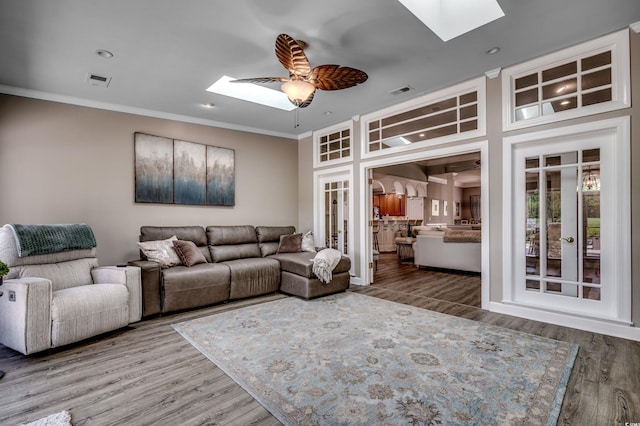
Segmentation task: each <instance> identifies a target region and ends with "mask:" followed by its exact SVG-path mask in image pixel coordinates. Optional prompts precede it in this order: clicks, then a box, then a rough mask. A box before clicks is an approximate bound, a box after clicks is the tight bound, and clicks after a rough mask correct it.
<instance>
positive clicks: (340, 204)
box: [315, 169, 353, 256]
mask: <svg viewBox="0 0 640 426" xmlns="http://www.w3.org/2000/svg"><path fill="white" fill-rule="evenodd" d="M349 170H350V169H349ZM352 180H353V179H352V174H351V173H350V172H345V171H344V170H342V169H340V170H339V171H334V172H330V173H327V174H323V175H318V176H317V177H316V189H315V190H316V213H315V217H316V219H315V227H316V230H315V234H316V236H317V237H316V244H317V245H318V243H320V244H319V245H320V246H322V247H331V248H334V249H336V250H339V251H340V252H342V254H344V255H347V256H349V255H350V254H351V253H352V251H353V242H352V235H353V231H352V229H350V228H351V227H350V226H349V224H350V223H351V221H352V220H353V218H352V207H351V206H352V204H353V201H352V195H353V194H352V191H351V189H352V185H351V182H352ZM318 240H320V241H318Z"/></svg>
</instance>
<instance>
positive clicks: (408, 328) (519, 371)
mask: <svg viewBox="0 0 640 426" xmlns="http://www.w3.org/2000/svg"><path fill="white" fill-rule="evenodd" d="M173 327H174V328H175V330H176V331H178V332H179V333H180V334H181V335H182V336H183V337H184V338H185V339H187V340H188V341H189V342H190V343H191V344H192V345H194V346H195V347H196V348H198V350H200V351H201V352H202V353H203V354H204V355H206V356H207V357H208V358H209V359H210V360H211V361H213V362H214V363H215V364H216V365H217V366H218V367H220V368H221V369H222V370H223V371H224V372H225V373H227V374H228V375H229V376H230V377H231V378H232V379H234V380H235V381H236V382H238V383H239V384H240V386H242V387H243V388H244V389H245V390H246V391H247V392H249V393H250V394H251V395H252V396H253V397H254V398H256V399H257V400H258V401H259V402H260V403H261V404H262V405H263V406H264V407H265V408H266V409H267V410H269V411H270V412H271V413H272V414H273V415H274V416H275V417H276V418H278V419H279V420H280V421H281V422H283V423H284V424H287V425H314V424H321V425H329V424H330V425H336V424H350V425H351V424H362V425H374V424H379V425H383V424H390V425H391V424H393V425H397V424H421V425H422V424H441V423H442V424H500V425H502V424H527V425H538V424H542V425H547V424H550V425H551V424H553V425H555V424H556V421H557V417H558V414H559V411H560V406H561V404H562V399H563V397H564V392H565V389H566V384H567V381H568V378H569V374H570V373H571V368H572V366H573V362H574V360H575V356H576V353H577V349H578V347H577V346H576V345H571V344H568V343H564V342H558V341H555V340H551V339H547V338H542V337H537V336H533V335H529V334H525V333H521V332H516V331H513V330H508V329H505V328H501V327H495V326H491V325H487V324H482V323H479V322H475V321H470V320H465V319H461V318H457V317H453V316H450V315H444V314H439V313H436V312H432V311H428V310H424V309H420V308H415V307H412V306H407V305H402V304H398V303H395V302H390V301H386V300H382V299H377V298H374V297H369V296H365V295H360V294H355V293H349V292H347V293H342V294H338V295H333V296H328V297H324V298H321V299H316V300H312V301H304V300H300V299H297V298H294V297H290V298H287V299H280V300H276V301H272V302H267V303H263V304H259V305H254V306H250V307H246V308H241V309H237V310H234V311H230V312H224V313H221V314H216V315H212V316H209V317H205V318H199V319H196V320H191V321H187V322H183V323H180V324H175V325H173Z"/></svg>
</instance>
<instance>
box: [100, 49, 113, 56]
mask: <svg viewBox="0 0 640 426" xmlns="http://www.w3.org/2000/svg"><path fill="white" fill-rule="evenodd" d="M96 55H98V56H100V57H101V58H113V53H111V52H109V51H108V50H104V49H98V50H96Z"/></svg>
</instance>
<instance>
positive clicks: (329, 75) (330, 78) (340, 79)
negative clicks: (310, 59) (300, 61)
mask: <svg viewBox="0 0 640 426" xmlns="http://www.w3.org/2000/svg"><path fill="white" fill-rule="evenodd" d="M367 78H368V76H367V74H366V73H365V72H364V71H360V70H357V69H355V68H349V67H341V66H340V65H320V66H318V67H315V68H314V69H313V70H311V72H310V74H309V78H308V79H307V81H308V82H309V83H311V84H313V85H314V86H315V87H316V88H317V89H322V90H340V89H346V88H348V87H353V86H356V85H358V84H360V83H364V82H365V81H367Z"/></svg>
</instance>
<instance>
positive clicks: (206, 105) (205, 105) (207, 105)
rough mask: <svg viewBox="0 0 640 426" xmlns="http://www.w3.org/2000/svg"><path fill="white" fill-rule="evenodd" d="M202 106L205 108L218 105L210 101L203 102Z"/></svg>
mask: <svg viewBox="0 0 640 426" xmlns="http://www.w3.org/2000/svg"><path fill="white" fill-rule="evenodd" d="M202 106H203V107H205V108H213V107H214V106H216V104H212V103H208V104H202Z"/></svg>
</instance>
